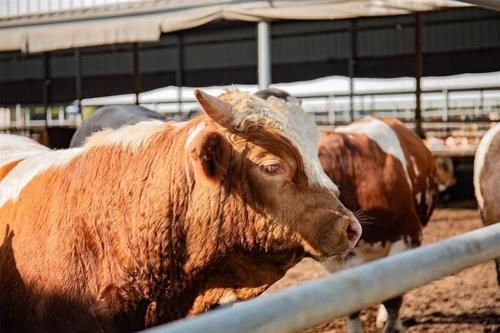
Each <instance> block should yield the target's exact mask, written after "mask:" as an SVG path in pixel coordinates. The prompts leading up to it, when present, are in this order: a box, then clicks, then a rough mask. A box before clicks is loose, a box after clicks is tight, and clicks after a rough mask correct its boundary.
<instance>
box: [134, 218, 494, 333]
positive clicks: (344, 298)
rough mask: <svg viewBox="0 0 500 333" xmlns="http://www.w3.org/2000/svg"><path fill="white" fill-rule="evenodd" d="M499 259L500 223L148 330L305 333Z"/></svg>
mask: <svg viewBox="0 0 500 333" xmlns="http://www.w3.org/2000/svg"><path fill="white" fill-rule="evenodd" d="M497 257H500V223H499V224H495V225H492V226H488V227H484V228H481V229H478V230H475V231H471V232H468V233H466V234H463V235H460V236H457V237H453V238H450V239H448V240H445V241H442V242H438V243H435V244H431V245H427V246H424V247H421V248H419V249H415V250H412V251H408V252H405V253H401V254H398V255H395V256H392V257H388V258H385V259H382V260H379V261H376V262H373V263H369V264H365V265H362V266H359V267H355V268H352V269H349V270H345V271H341V272H339V273H336V274H332V275H330V276H328V277H326V278H323V279H319V280H315V281H310V282H306V283H304V284H302V285H300V286H298V287H293V288H289V289H285V290H282V291H279V292H276V293H275V294H272V295H267V296H263V297H259V298H256V299H253V300H250V301H247V302H242V303H239V304H236V305H234V306H232V307H230V308H225V309H220V310H216V311H212V312H209V313H205V314H202V315H199V316H197V317H195V318H193V319H189V320H182V321H178V322H174V323H172V324H166V325H163V326H158V327H154V328H152V329H149V330H147V331H144V332H148V333H188V332H189V333H220V332H224V333H229V332H240V333H246V332H248V333H281V332H299V331H301V330H303V329H306V328H309V327H312V326H314V325H317V324H320V323H322V322H325V321H327V320H329V319H332V318H335V317H339V316H344V315H347V314H349V313H352V312H354V311H357V310H359V309H362V308H365V307H367V306H369V305H372V304H377V303H380V302H382V301H383V300H386V299H389V298H391V297H394V296H397V295H400V294H402V293H404V292H405V291H408V290H411V289H414V288H417V287H420V286H422V285H425V284H427V283H429V282H431V281H433V280H436V279H439V278H442V277H445V276H447V275H450V274H454V273H457V272H460V271H461V270H463V269H465V268H468V267H470V266H473V265H477V264H480V263H482V262H485V261H488V260H492V259H494V258H497Z"/></svg>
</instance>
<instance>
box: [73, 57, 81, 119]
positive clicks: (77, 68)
mask: <svg viewBox="0 0 500 333" xmlns="http://www.w3.org/2000/svg"><path fill="white" fill-rule="evenodd" d="M74 63H75V98H76V103H77V107H78V112H79V113H80V114H81V113H82V65H81V57H80V49H79V48H76V49H75V51H74Z"/></svg>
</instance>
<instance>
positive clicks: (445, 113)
mask: <svg viewBox="0 0 500 333" xmlns="http://www.w3.org/2000/svg"><path fill="white" fill-rule="evenodd" d="M443 96H444V108H443V116H442V118H443V121H448V101H449V99H448V89H443Z"/></svg>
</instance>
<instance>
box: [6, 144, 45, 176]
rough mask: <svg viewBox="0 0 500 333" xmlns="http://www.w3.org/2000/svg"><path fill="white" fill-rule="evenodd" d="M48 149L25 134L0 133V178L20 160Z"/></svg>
mask: <svg viewBox="0 0 500 333" xmlns="http://www.w3.org/2000/svg"><path fill="white" fill-rule="evenodd" d="M48 150H49V148H47V147H45V146H43V145H41V144H39V143H38V142H36V141H35V140H32V139H30V138H28V137H25V136H20V135H11V134H0V180H2V179H3V178H4V177H5V176H6V175H7V174H8V173H9V172H10V171H11V170H12V169H13V168H14V167H15V166H16V165H17V164H18V163H19V162H20V161H22V160H24V159H26V158H28V157H31V156H35V155H38V154H40V153H43V152H46V151H48Z"/></svg>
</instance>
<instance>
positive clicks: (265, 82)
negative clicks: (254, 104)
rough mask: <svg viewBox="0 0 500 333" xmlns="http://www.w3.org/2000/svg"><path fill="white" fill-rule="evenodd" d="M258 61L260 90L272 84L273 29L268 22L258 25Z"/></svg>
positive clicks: (261, 22)
mask: <svg viewBox="0 0 500 333" xmlns="http://www.w3.org/2000/svg"><path fill="white" fill-rule="evenodd" d="M257 61H258V64H257V67H258V84H259V89H265V88H267V87H269V85H270V84H271V82H272V78H271V72H272V68H271V66H272V65H271V28H270V24H269V22H267V21H260V22H259V23H257Z"/></svg>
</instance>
